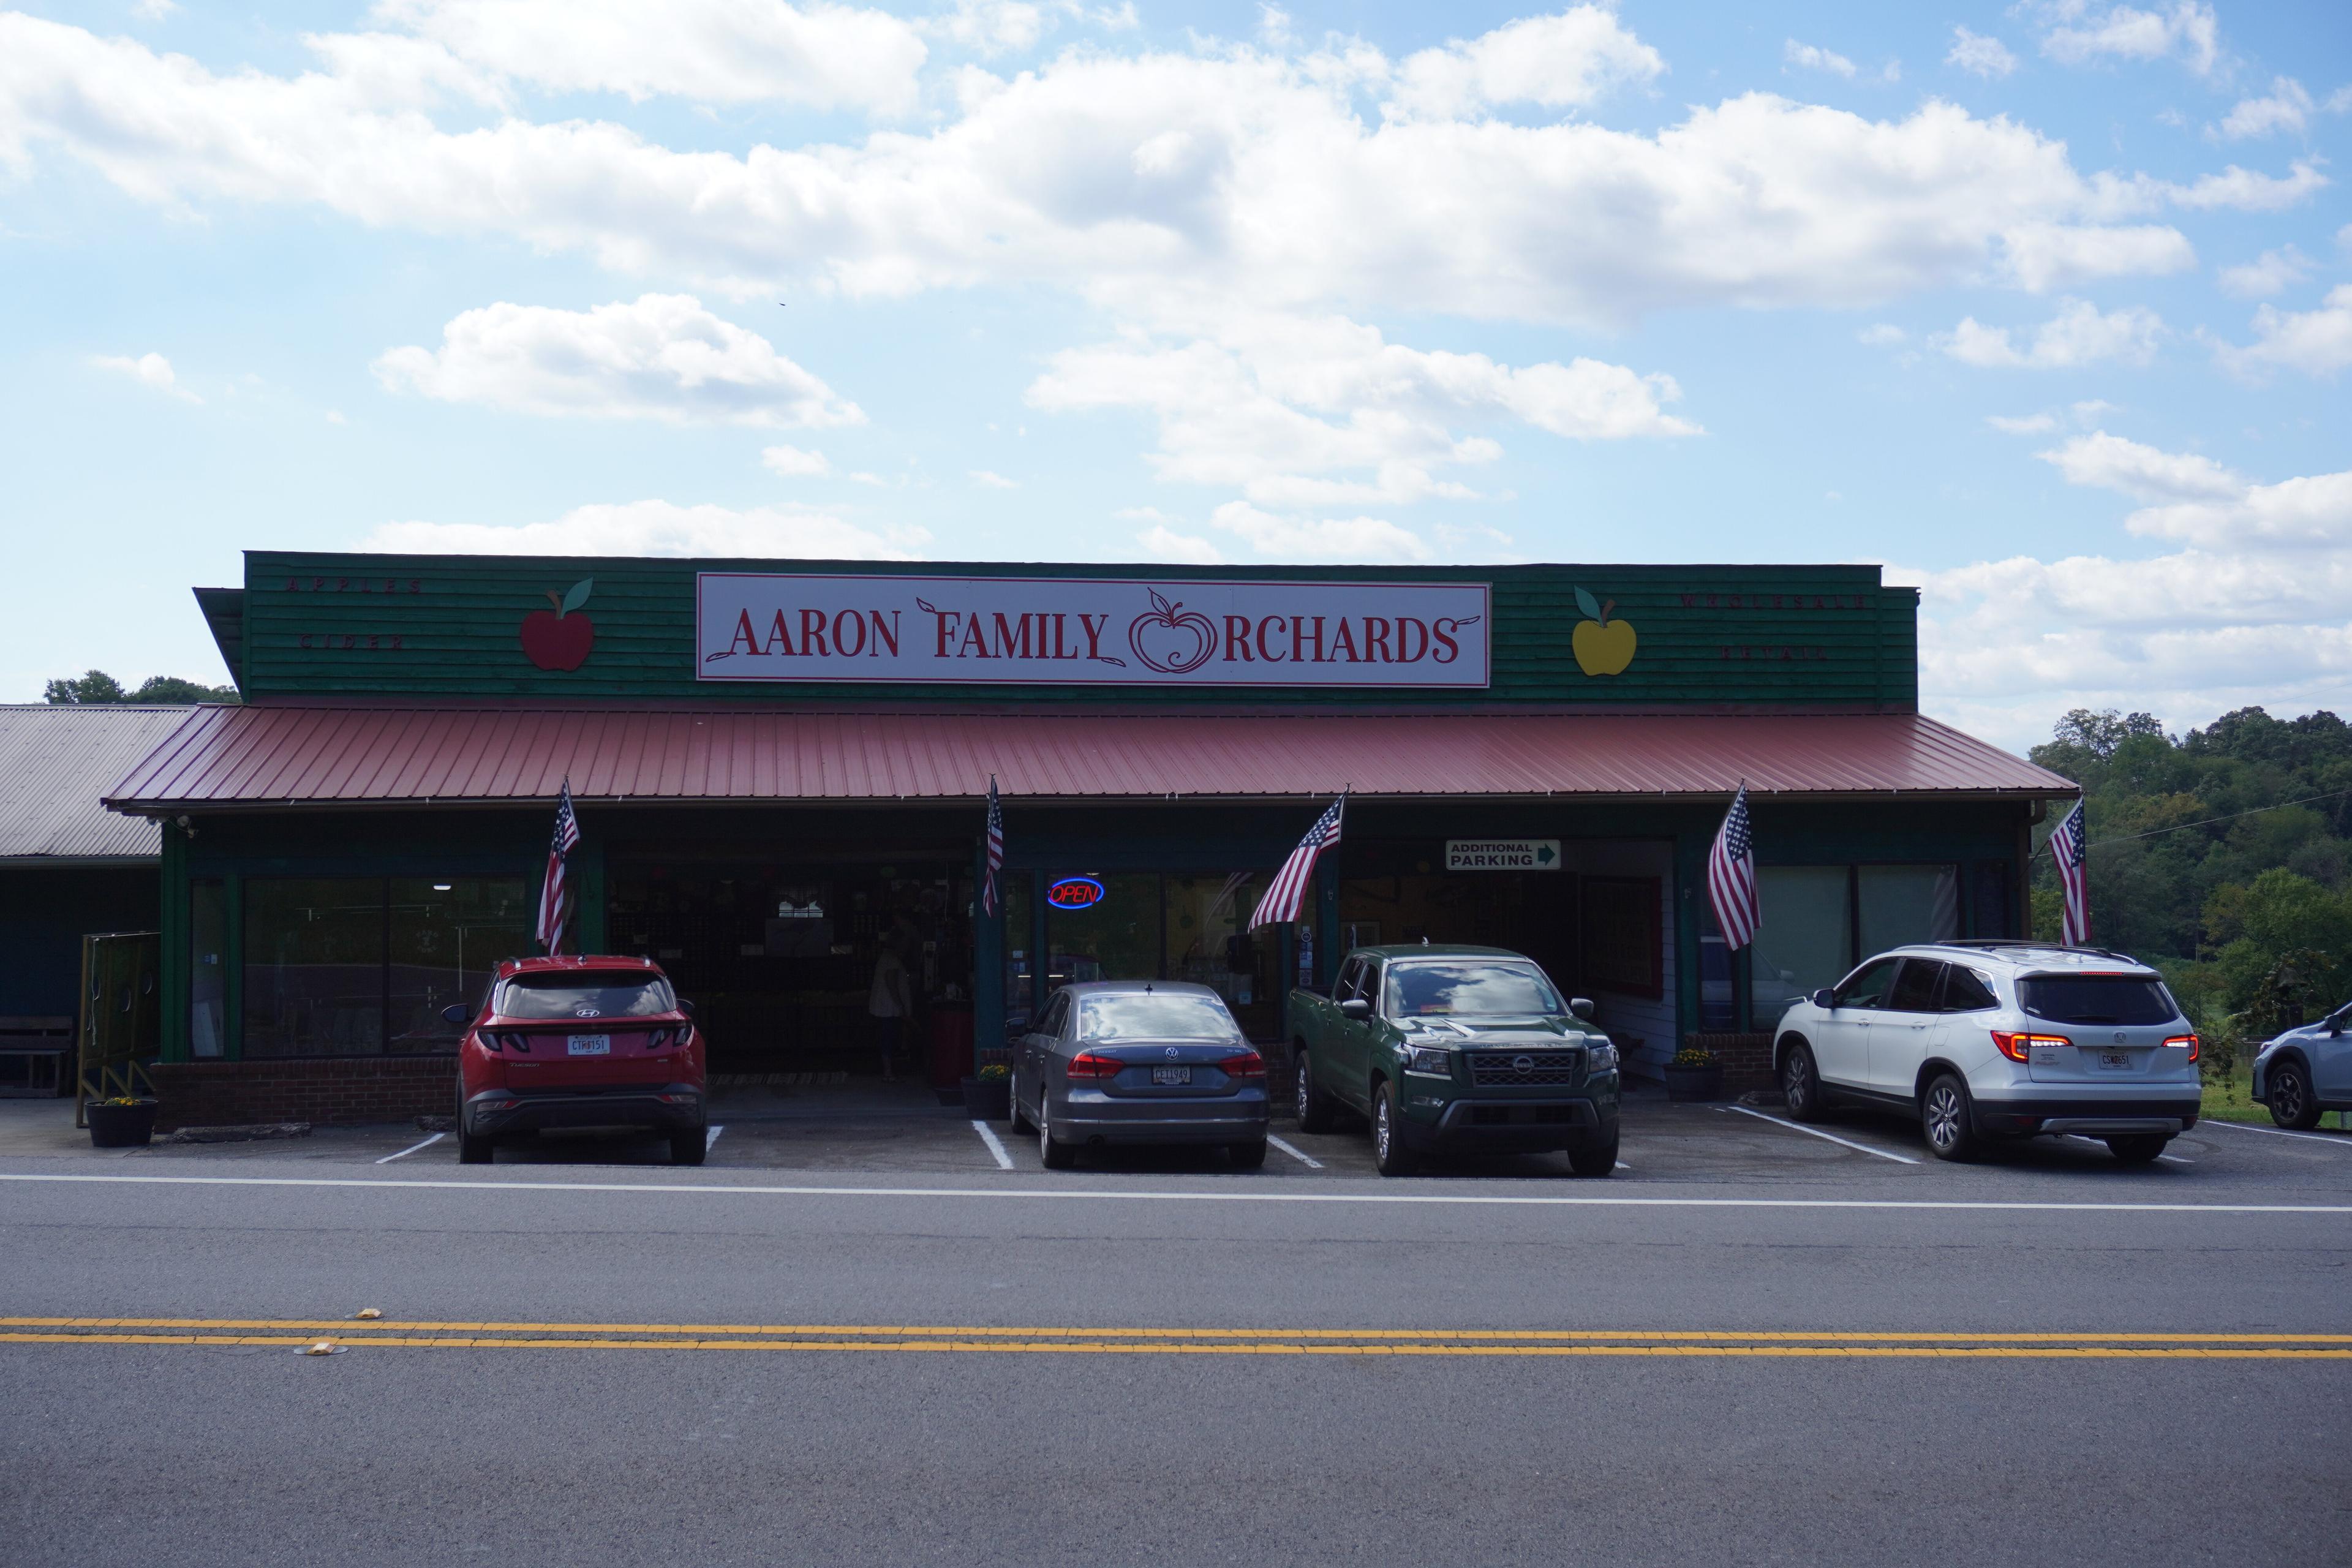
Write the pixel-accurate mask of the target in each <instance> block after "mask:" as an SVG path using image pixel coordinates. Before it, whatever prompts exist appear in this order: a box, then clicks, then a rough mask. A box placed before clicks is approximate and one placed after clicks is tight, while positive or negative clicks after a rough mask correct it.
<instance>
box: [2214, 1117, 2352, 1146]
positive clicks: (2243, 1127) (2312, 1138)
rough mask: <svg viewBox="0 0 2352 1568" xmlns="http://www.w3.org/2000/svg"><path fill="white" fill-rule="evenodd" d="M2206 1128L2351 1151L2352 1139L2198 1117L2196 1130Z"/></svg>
mask: <svg viewBox="0 0 2352 1568" xmlns="http://www.w3.org/2000/svg"><path fill="white" fill-rule="evenodd" d="M2208 1127H2234V1128H2236V1129H2237V1130H2238V1131H2241V1132H2267V1133H2269V1134H2270V1135H2271V1136H2272V1137H2273V1138H2300V1139H2302V1140H2303V1141H2304V1142H2307V1143H2333V1144H2335V1145H2336V1147H2337V1148H2339V1149H2352V1138H2323V1137H2322V1136H2320V1135H2319V1134H2318V1133H2316V1132H2290V1131H2287V1130H2286V1129H2285V1128H2284V1127H2255V1126H2252V1125H2250V1124H2249V1123H2246V1122H2243V1121H2215V1120H2214V1119H2213V1118H2211V1117H2210V1116H2206V1117H2200V1119H2199V1120H2198V1122H2197V1130H2198V1131H2200V1132H2202V1131H2204V1130H2205V1129H2206V1128H2208Z"/></svg>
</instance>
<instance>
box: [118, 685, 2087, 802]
mask: <svg viewBox="0 0 2352 1568" xmlns="http://www.w3.org/2000/svg"><path fill="white" fill-rule="evenodd" d="M991 774H994V775H995V777H996V780H997V783H998V787H999V788H1000V789H1001V790H1003V793H1004V794H1005V795H1007V796H1013V797H1020V798H1023V799H1028V800H1033V801H1034V800H1070V801H1090V800H1115V799H1168V798H1171V797H1181V798H1184V799H1191V800H1232V801H1247V800H1263V799H1277V798H1297V797H1302V796H1312V795H1331V794H1334V793H1336V792H1338V791H1339V789H1340V788H1341V787H1342V786H1347V787H1350V788H1352V789H1353V790H1354V791H1355V793H1356V794H1357V795H1362V796H1368V797H1388V798H1395V799H1412V798H1415V797H1448V798H1461V797H1473V798H1475V797H1519V798H1525V797H1528V796H1543V795H1578V796H1585V797H1598V798H1611V797H1614V798H1635V799H1655V798H1659V797H1662V796H1664V797H1673V796H1677V795H1692V796H1724V795H1729V794H1730V793H1731V791H1732V790H1733V789H1735V788H1736V787H1738V784H1740V783H1742V782H1743V781H1744V782H1745V783H1746V784H1747V785H1748V789H1749V790H1750V791H1751V792H1753V793H1754V794H1756V795H1765V796H1771V795H1787V796H1802V797H1811V798H1839V797H1857V796H1880V797H1884V796H1887V795H1907V796H1927V797H1948V798H1961V797H1978V798H1981V797H1986V796H2008V797H2015V798H2021V799H2038V798H2043V797H2048V796H2055V795H2074V793H2076V792H2075V785H2074V784H2073V783H2072V782H2071V781H2069V780H2067V779H2064V778H2062V777H2060V776H2059V775H2058V774H2056V773H2050V772H2048V771H2046V770H2044V769H2042V768H2038V767H2035V766H2034V765H2033V764H2032V763H2028V762H2025V761H2023V760H2021V759H2020V758H2018V757H2014V756H2011V754H2010V753H2008V752H2003V751H2000V750H1999V749H1997V748H1995V747H1992V746H1990V745H1987V744H1985V743H1984V742H1981V741H1977V740H1974V739H1971V738H1970V737H1969V736H1967V735H1964V734H1961V733H1960V732H1959V731H1957V730H1953V729H1951V728H1949V727H1948V726H1946V725H1943V724H1939V723H1937V721H1934V720H1932V719H1927V718H1923V717H1920V716H1919V715H1916V714H1908V713H1874V714H1858V713H1841V714H1756V713H1739V714H1721V713H1711V714H1681V713H1593V714H1584V713H1541V714H1495V713H1477V714H1465V713H1448V714H1433V713H1409V714H1368V713H1334V714H1322V713H1312V714H1309V713H1282V714H1270V713H1249V714H1231V715H1224V714H1220V715H1201V714H1160V713H1133V712H1121V713H1046V714H1040V713H1010V714H1007V713H987V712H975V711H955V712H943V713H930V712H867V713H844V712H838V711H826V712H807V711H792V712H781V711H772V710H735V709H713V708H697V709H677V708H669V709H657V710H646V709H635V710H631V709H609V708H608V709H580V708H562V709H558V708H418V707H408V708H394V707H348V706H346V707H320V706H307V705H306V706H287V707H248V708H209V709H202V710H197V711H196V712H195V713H194V715H193V716H192V717H191V718H189V719H188V721H186V722H185V723H184V724H182V725H181V726H180V727H179V729H178V730H177V731H174V732H173V734H172V735H171V736H170V738H169V739H167V740H165V741H164V742H163V743H162V744H161V745H159V746H157V747H156V748H155V749H154V751H153V752H152V753H151V754H150V755H149V756H148V757H147V758H146V760H145V761H143V762H142V763H140V764H139V765H138V766H137V767H135V768H133V769H132V770H131V773H130V774H129V776H127V777H125V778H124V779H123V780H122V782H121V784H118V785H117V786H116V787H115V788H114V790H113V791H112V792H111V793H110V795H109V796H108V798H107V804H108V805H110V806H112V807H113V808H114V809H116V810H117V811H123V812H147V813H163V812H176V811H184V810H189V809H194V808H210V809H220V808H236V807H241V808H253V807H278V806H362V805H365V806H377V805H424V804H433V805H497V804H501V803H521V802H527V801H543V800H550V799H552V798H553V797H554V795H555V794H556V792H557V790H558V789H559V788H560V787H561V786H562V784H563V781H564V780H565V779H566V778H567V777H568V778H569V779H570V780H571V783H572V795H574V796H575V797H576V798H578V799H581V800H607V801H632V802H644V803H648V804H656V803H677V804H686V803H692V802H702V801H709V802H753V801H772V802H793V801H800V802H820V801H840V802H847V801H909V802H914V801H932V800H937V801H947V800H971V799H976V798H979V797H981V796H982V795H986V794H987V791H988V781H989V777H990V775H991Z"/></svg>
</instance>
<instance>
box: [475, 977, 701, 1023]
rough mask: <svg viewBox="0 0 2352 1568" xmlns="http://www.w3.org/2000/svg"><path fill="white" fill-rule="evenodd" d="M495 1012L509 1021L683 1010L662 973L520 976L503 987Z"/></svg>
mask: <svg viewBox="0 0 2352 1568" xmlns="http://www.w3.org/2000/svg"><path fill="white" fill-rule="evenodd" d="M495 1011H496V1012H497V1013H498V1014H499V1016H501V1017H506V1018H650V1017H652V1016H655V1015H656V1014H658V1013H675V1012H677V993H676V992H674V991H672V990H671V989H670V988H669V982H668V981H667V980H664V979H663V978H661V977H660V976H659V975H652V976H638V975H635V974H578V973H573V974H518V975H516V976H515V977H514V978H513V979H511V980H509V981H508V982H507V983H506V984H503V985H501V986H499V1000H498V1005H497V1007H496V1009H495Z"/></svg>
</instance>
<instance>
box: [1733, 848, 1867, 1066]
mask: <svg viewBox="0 0 2352 1568" xmlns="http://www.w3.org/2000/svg"><path fill="white" fill-rule="evenodd" d="M1848 883H1849V874H1848V870H1847V868H1845V867H1843V866H1764V867H1759V868H1758V870H1757V873H1756V897H1757V904H1758V907H1759V912H1760V914H1761V917H1762V919H1761V922H1760V923H1759V925H1758V926H1757V928H1756V942H1755V954H1756V956H1755V960H1754V965H1753V967H1752V969H1751V970H1750V972H1749V973H1750V976H1751V984H1752V986H1753V994H1754V997H1755V1011H1756V1022H1757V1023H1758V1024H1759V1025H1761V1026H1767V1027H1769V1026H1771V1025H1772V1024H1774V1023H1776V1022H1778V1021H1779V1019H1780V1015H1781V1014H1782V1013H1785V1012H1787V1011H1788V1009H1789V1005H1790V1003H1792V1002H1796V1001H1798V1000H1800V999H1801V998H1803V997H1806V996H1810V995H1811V994H1813V993H1814V992H1815V991H1817V990H1819V989H1821V987H1822V986H1824V985H1834V984H1837V983H1838V982H1839V981H1840V980H1842V979H1843V978H1844V977H1845V973H1846V971H1847V970H1849V969H1852V968H1853V926H1852V925H1851V923H1850V922H1849V921H1848V919H1847V915H1846V893H1847V889H1848Z"/></svg>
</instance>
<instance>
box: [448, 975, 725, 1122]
mask: <svg viewBox="0 0 2352 1568" xmlns="http://www.w3.org/2000/svg"><path fill="white" fill-rule="evenodd" d="M442 1016H443V1017H445V1018H446V1019H447V1020H448V1021H449V1022H451V1023H453V1024H463V1025H465V1026H466V1037H465V1038H464V1039H463V1040H461V1041H460V1042H458V1046H457V1159H458V1161H459V1162H460V1163H464V1164H467V1165H487V1164H488V1163H489V1162H490V1153H491V1151H492V1150H493V1149H494V1148H495V1147H496V1146H497V1143H498V1141H499V1139H500V1138H501V1137H504V1136H506V1135H508V1134H509V1133H515V1132H526V1131H530V1132H535V1131H539V1130H540V1129H541V1128H543V1127H642V1128H646V1129H647V1130H649V1131H656V1132H662V1133H666V1134H667V1135H668V1137H669V1158H670V1163H672V1164H673V1165H699V1164H701V1163H702V1152H703V1149H704V1147H705V1145H706V1138H707V1135H706V1131H705V1124H706V1122H707V1121H708V1118H709V1112H708V1110H707V1109H706V1106H705V1103H704V1099H703V1089H704V1082H705V1075H704V1070H703V1060H704V1058H703V1050H702V1031H700V1030H699V1029H697V1028H696V1027H695V1026H694V1005H693V1004H692V1003H690V1002H681V1001H679V1000H678V999H677V993H676V992H675V991H673V990H671V989H670V984H669V977H668V976H667V975H666V974H664V973H662V972H661V967H660V965H658V964H656V963H650V962H649V961H647V960H646V959H642V958H509V959H508V960H506V961H505V962H504V963H500V964H499V967H498V972H497V973H496V974H495V975H493V976H492V978H491V980H490V989H489V994H488V996H486V997H485V998H484V999H483V1002H482V1005H481V1007H480V1009H479V1010H478V1011H473V1012H469V1011H468V1010H467V1007H466V1006H465V1005H463V1004H462V1003H461V1004H459V1005H457V1006H454V1007H451V1008H449V1009H447V1010H446V1012H444V1013H443V1014H442Z"/></svg>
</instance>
